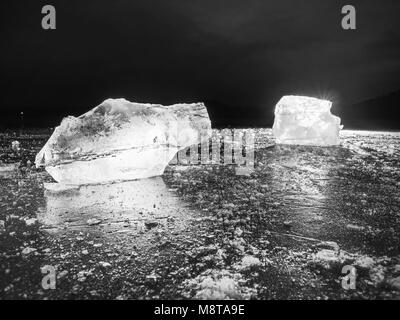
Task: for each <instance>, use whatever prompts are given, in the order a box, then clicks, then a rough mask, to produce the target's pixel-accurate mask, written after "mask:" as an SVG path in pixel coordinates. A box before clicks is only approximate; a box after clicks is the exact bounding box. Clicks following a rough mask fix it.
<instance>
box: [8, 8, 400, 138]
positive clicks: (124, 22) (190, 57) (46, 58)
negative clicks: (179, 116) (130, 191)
mask: <svg viewBox="0 0 400 320" xmlns="http://www.w3.org/2000/svg"><path fill="white" fill-rule="evenodd" d="M45 4H51V5H54V6H55V8H56V10H57V29H56V30H43V29H42V28H41V20H42V17H43V15H42V14H41V8H42V6H43V5H45ZM346 4H352V5H354V6H355V7H356V10H357V30H343V29H342V28H341V19H342V17H343V15H342V14H341V8H342V6H344V5H346ZM0 14H1V29H0V30H1V31H0V32H1V34H0V35H1V41H2V47H1V51H0V52H1V53H0V57H1V64H0V68H1V69H0V85H1V95H0V97H1V101H0V106H1V117H0V126H3V127H12V126H19V125H20V115H19V114H20V112H21V111H23V112H24V117H25V119H24V121H25V126H35V127H41V126H55V125H57V124H58V123H59V122H60V120H61V119H62V117H64V116H66V115H80V114H81V113H83V112H86V111H87V110H89V109H91V108H92V107H94V106H96V105H97V104H99V103H101V102H102V101H103V100H104V99H106V98H108V97H113V98H118V97H124V98H126V99H128V100H131V101H136V102H152V103H162V104H172V103H177V102H196V101H204V102H206V105H207V108H208V110H209V113H210V116H211V120H212V123H213V126H214V127H223V126H242V127H243V126H245V127H246V126H250V127H253V126H271V125H272V123H273V110H274V105H275V103H276V102H277V101H278V100H279V99H280V97H281V96H283V95H286V94H301V95H310V96H315V97H320V98H327V99H330V100H332V101H333V102H334V107H333V110H332V111H333V113H334V114H336V115H338V116H340V117H341V118H342V122H343V124H344V125H345V128H362V129H385V130H396V129H400V123H399V121H398V120H399V113H400V112H399V106H398V101H400V100H399V99H400V91H399V89H400V60H399V57H400V44H399V40H400V37H399V35H400V2H399V1H398V0H383V1H381V0H380V1H378V0H362V1H361V0H351V1H338V0H324V1H321V0H307V1H301V0H279V1H268V0H261V1H254V0H250V1H244V0H231V1H218V0H202V1H192V0H182V1H177V0H143V1H139V0H114V1H111V0H109V1H104V0H96V1H94V0H93V1H92V0H90V1H87V0H80V1H76V0H69V1H56V0H48V1H46V2H44V1H32V0H30V1H28V0H26V1H20V0H13V1H9V0H2V1H1V2H0Z"/></svg>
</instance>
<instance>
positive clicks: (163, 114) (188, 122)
mask: <svg viewBox="0 0 400 320" xmlns="http://www.w3.org/2000/svg"><path fill="white" fill-rule="evenodd" d="M210 136H211V122H210V119H209V116H208V113H207V109H206V107H205V106H204V104H203V103H193V104H174V105H171V106H163V105H156V104H142V103H133V102H129V101H127V100H125V99H107V100H105V101H104V102H103V103H101V104H100V105H99V106H97V107H95V108H94V109H92V110H90V111H89V112H87V113H85V114H83V115H81V116H79V117H72V116H69V117H66V118H64V119H63V120H62V122H61V124H60V126H58V127H57V128H56V129H55V130H54V132H53V134H52V136H51V137H50V139H49V140H48V141H47V143H46V144H45V146H44V147H43V148H42V150H41V151H40V152H39V153H38V154H37V156H36V161H35V162H36V166H37V167H45V168H46V171H47V172H48V173H49V174H50V175H51V176H52V177H53V178H54V179H55V180H56V181H57V182H59V183H62V184H73V185H84V184H97V183H107V182H114V181H126V180H134V179H140V178H147V177H153V176H158V175H161V174H163V172H164V169H165V167H166V166H167V165H168V163H169V161H170V160H171V159H172V158H173V157H174V155H175V154H176V152H178V151H179V150H181V149H184V148H186V147H188V146H190V145H193V144H197V143H199V142H201V141H202V140H203V139H208V138H209V137H210Z"/></svg>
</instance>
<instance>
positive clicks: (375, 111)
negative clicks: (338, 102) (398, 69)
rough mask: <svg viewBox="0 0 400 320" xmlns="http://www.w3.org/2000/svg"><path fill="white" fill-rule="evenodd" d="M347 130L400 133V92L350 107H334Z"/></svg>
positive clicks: (334, 111) (335, 112)
mask: <svg viewBox="0 0 400 320" xmlns="http://www.w3.org/2000/svg"><path fill="white" fill-rule="evenodd" d="M332 111H333V112H332V113H334V114H336V115H338V116H339V117H341V118H342V123H343V124H344V126H345V129H346V128H347V129H365V130H396V131H400V90H398V91H395V92H391V93H389V94H385V95H382V96H379V97H376V98H372V99H369V100H365V101H362V102H359V103H356V104H353V105H348V106H334V107H333V110H332Z"/></svg>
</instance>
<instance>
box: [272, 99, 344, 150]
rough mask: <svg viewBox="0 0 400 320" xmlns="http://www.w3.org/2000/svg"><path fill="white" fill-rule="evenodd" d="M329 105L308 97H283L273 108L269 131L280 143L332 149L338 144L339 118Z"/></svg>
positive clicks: (325, 101) (326, 102) (330, 103)
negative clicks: (273, 115)
mask: <svg viewBox="0 0 400 320" xmlns="http://www.w3.org/2000/svg"><path fill="white" fill-rule="evenodd" d="M331 106H332V102H330V101H328V100H320V99H316V98H311V97H302V96H284V97H282V98H281V100H279V102H278V104H277V105H276V107H275V121H274V125H273V127H272V132H273V134H274V136H275V139H276V142H277V143H281V144H297V145H316V146H332V145H338V144H339V131H340V129H341V128H342V126H341V125H340V118H339V117H336V116H334V115H332V114H331V112H330V109H331Z"/></svg>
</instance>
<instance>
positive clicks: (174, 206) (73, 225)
mask: <svg viewBox="0 0 400 320" xmlns="http://www.w3.org/2000/svg"><path fill="white" fill-rule="evenodd" d="M46 189H47V190H46V191H45V199H46V207H45V208H42V209H41V210H39V213H38V219H39V221H40V222H41V223H42V224H44V225H45V226H47V227H50V228H54V227H56V228H69V229H78V230H86V229H87V228H90V229H93V228H100V229H105V230H108V231H112V230H121V227H122V229H123V227H131V228H130V229H132V228H133V229H137V230H142V229H143V228H145V227H146V224H149V221H156V222H157V223H156V224H159V223H163V222H166V221H167V220H168V219H169V220H174V218H176V217H177V216H180V215H181V212H182V211H183V210H184V211H187V209H186V208H184V206H183V203H181V202H180V201H179V199H178V198H177V197H176V196H175V195H174V193H173V192H172V191H169V190H168V189H167V187H166V185H165V183H164V181H163V180H162V178H161V177H155V178H150V179H141V180H134V181H126V182H120V183H112V184H100V185H88V186H81V187H79V188H71V189H67V190H63V189H60V188H57V187H55V186H51V185H47V186H46ZM49 189H50V190H49ZM57 189H58V190H57ZM179 219H180V220H181V218H179ZM93 221H98V223H93ZM94 225H95V226H94Z"/></svg>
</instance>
